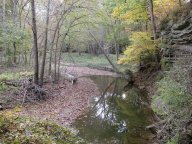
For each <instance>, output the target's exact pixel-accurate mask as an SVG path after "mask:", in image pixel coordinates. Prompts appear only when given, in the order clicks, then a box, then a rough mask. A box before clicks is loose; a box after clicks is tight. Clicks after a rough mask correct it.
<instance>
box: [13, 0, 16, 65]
mask: <svg viewBox="0 0 192 144" xmlns="http://www.w3.org/2000/svg"><path fill="white" fill-rule="evenodd" d="M13 2H14V10H13V22H14V24H15V26H16V27H17V20H16V19H17V0H14V1H13ZM13 50H14V51H13V62H14V63H16V61H17V56H16V55H17V54H16V53H17V48H16V43H15V42H13Z"/></svg>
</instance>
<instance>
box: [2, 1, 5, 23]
mask: <svg viewBox="0 0 192 144" xmlns="http://www.w3.org/2000/svg"><path fill="white" fill-rule="evenodd" d="M2 21H3V23H4V22H5V0H3V1H2Z"/></svg>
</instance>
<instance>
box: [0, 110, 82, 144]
mask: <svg viewBox="0 0 192 144" xmlns="http://www.w3.org/2000/svg"><path fill="white" fill-rule="evenodd" d="M15 113H16V112H13V111H8V112H4V113H2V114H0V143H1V144H83V143H85V142H84V141H83V140H82V139H80V138H78V137H76V136H75V135H74V134H73V133H71V132H70V131H69V130H67V129H66V128H64V127H61V126H59V125H57V124H54V123H51V122H48V121H36V120H34V119H32V118H28V117H20V116H18V115H16V114H15Z"/></svg>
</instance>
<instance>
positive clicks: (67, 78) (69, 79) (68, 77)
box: [63, 73, 77, 84]
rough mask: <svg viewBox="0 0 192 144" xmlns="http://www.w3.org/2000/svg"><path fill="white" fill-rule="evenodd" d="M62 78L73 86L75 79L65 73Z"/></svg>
mask: <svg viewBox="0 0 192 144" xmlns="http://www.w3.org/2000/svg"><path fill="white" fill-rule="evenodd" d="M63 76H64V79H65V80H67V81H70V82H71V83H72V84H75V83H76V82H77V77H75V76H74V75H71V74H68V73H65V74H64V75H63Z"/></svg>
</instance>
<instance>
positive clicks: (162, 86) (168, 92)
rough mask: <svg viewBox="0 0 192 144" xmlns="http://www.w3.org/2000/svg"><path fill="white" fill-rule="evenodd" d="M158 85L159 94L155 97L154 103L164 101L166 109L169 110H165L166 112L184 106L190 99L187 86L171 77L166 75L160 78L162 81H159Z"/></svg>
mask: <svg viewBox="0 0 192 144" xmlns="http://www.w3.org/2000/svg"><path fill="white" fill-rule="evenodd" d="M157 87H158V91H157V95H158V96H156V97H155V99H154V103H155V104H157V103H158V102H160V101H163V103H164V105H165V106H166V110H168V111H166V110H165V111H164V112H166V113H167V114H168V113H171V112H172V111H174V110H175V108H182V107H183V105H185V104H186V103H187V101H188V96H187V94H186V92H185V91H186V90H185V87H184V86H182V85H181V84H180V83H178V82H177V81H175V80H174V79H171V78H170V77H165V78H163V79H162V80H160V82H158V83H157ZM156 102H157V103H156ZM159 112H160V111H159ZM162 112H163V110H162Z"/></svg>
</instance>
